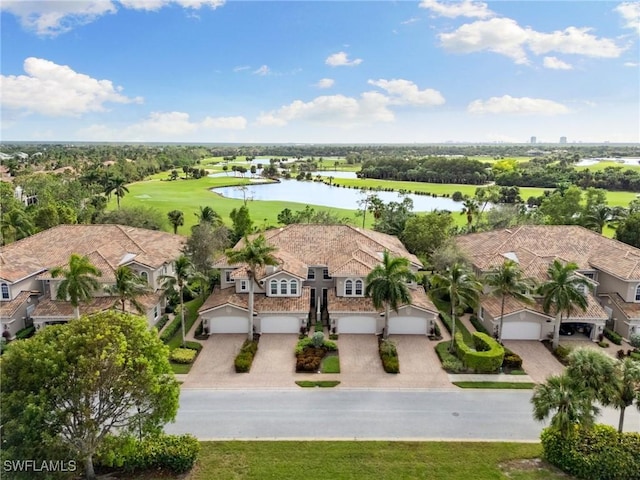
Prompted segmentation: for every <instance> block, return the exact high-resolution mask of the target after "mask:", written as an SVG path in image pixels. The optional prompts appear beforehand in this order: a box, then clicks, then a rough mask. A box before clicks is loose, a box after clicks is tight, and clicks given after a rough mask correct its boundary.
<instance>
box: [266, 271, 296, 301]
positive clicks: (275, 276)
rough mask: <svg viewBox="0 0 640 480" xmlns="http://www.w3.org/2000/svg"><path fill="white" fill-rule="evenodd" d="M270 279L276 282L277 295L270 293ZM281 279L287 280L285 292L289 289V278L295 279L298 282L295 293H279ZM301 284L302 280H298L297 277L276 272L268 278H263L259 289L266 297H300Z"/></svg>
mask: <svg viewBox="0 0 640 480" xmlns="http://www.w3.org/2000/svg"><path fill="white" fill-rule="evenodd" d="M271 280H276V281H277V282H278V294H277V295H271V286H270V284H271ZM281 280H286V281H287V292H288V291H289V289H290V282H291V280H295V281H296V282H297V284H298V293H296V294H295V295H291V294H289V293H288V294H286V295H280V293H279V292H280V281H281ZM302 284H303V282H301V281H300V279H299V278H296V277H294V276H293V275H289V274H287V273H284V272H280V273H277V274H276V275H273V276H271V277H269V278H266V279H264V283H263V284H262V285H261V290H262V292H264V293H265V294H266V295H267V297H272V296H273V297H300V296H302Z"/></svg>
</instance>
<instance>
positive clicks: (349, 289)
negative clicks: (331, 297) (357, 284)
mask: <svg viewBox="0 0 640 480" xmlns="http://www.w3.org/2000/svg"><path fill="white" fill-rule="evenodd" d="M344 294H345V295H353V281H352V280H347V281H346V282H344Z"/></svg>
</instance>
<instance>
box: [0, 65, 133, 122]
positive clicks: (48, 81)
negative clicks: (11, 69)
mask: <svg viewBox="0 0 640 480" xmlns="http://www.w3.org/2000/svg"><path fill="white" fill-rule="evenodd" d="M24 71H25V72H26V73H27V75H7V76H5V75H1V76H0V80H1V87H2V88H1V89H2V98H1V101H2V106H3V107H4V108H8V109H16V110H23V111H27V112H31V113H40V114H42V115H48V116H79V115H82V114H83V113H86V112H101V111H104V110H105V108H104V104H105V103H107V102H112V103H142V98H141V97H136V98H129V97H126V96H124V95H122V94H121V93H120V91H121V90H122V88H121V87H114V86H113V83H112V82H111V81H109V80H96V79H95V78H91V77H89V76H88V75H84V74H82V73H77V72H75V71H73V70H72V69H71V68H70V67H68V66H66V65H57V64H55V63H53V62H51V61H49V60H43V59H41V58H34V57H29V58H27V59H26V60H25V61H24Z"/></svg>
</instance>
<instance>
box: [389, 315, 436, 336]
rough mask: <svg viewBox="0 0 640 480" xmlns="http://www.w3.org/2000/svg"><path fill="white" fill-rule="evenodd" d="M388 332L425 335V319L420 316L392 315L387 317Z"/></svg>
mask: <svg viewBox="0 0 640 480" xmlns="http://www.w3.org/2000/svg"><path fill="white" fill-rule="evenodd" d="M389 333H390V334H392V333H396V334H409V335H426V334H427V319H426V318H422V317H392V318H390V319H389Z"/></svg>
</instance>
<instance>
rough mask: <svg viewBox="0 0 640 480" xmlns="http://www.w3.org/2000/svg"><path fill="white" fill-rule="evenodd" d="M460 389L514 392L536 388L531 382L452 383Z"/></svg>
mask: <svg viewBox="0 0 640 480" xmlns="http://www.w3.org/2000/svg"><path fill="white" fill-rule="evenodd" d="M452 383H453V384H454V385H455V386H457V387H460V388H491V389H499V388H504V389H512V390H529V389H531V388H533V387H535V386H536V384H535V383H530V382H452Z"/></svg>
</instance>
